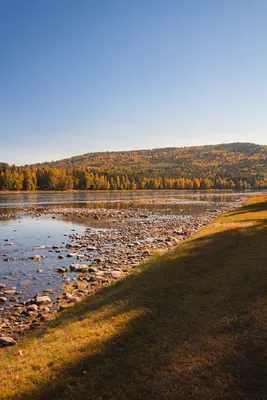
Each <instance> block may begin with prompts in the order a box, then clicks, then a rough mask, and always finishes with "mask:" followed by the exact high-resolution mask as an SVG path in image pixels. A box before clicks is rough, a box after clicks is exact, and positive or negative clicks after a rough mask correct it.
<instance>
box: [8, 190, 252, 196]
mask: <svg viewBox="0 0 267 400" xmlns="http://www.w3.org/2000/svg"><path fill="white" fill-rule="evenodd" d="M258 190H259V189H258ZM258 190H257V189H252V190H243V191H240V190H234V189H156V190H153V189H136V190H131V189H129V190H88V189H83V190H81V189H79V190H78V189H71V190H60V189H58V190H0V195H1V194H55V193H130V192H132V193H135V192H137V193H139V192H147V193H153V192H190V193H191V192H196V193H197V192H201V193H214V192H219V193H221V192H222V193H237V194H238V193H250V192H254V191H256V192H257V191H258ZM259 192H260V190H259Z"/></svg>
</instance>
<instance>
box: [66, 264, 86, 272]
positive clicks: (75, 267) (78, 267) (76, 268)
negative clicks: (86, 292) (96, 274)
mask: <svg viewBox="0 0 267 400" xmlns="http://www.w3.org/2000/svg"><path fill="white" fill-rule="evenodd" d="M88 269H89V268H88V265H85V264H71V265H70V271H72V272H88Z"/></svg>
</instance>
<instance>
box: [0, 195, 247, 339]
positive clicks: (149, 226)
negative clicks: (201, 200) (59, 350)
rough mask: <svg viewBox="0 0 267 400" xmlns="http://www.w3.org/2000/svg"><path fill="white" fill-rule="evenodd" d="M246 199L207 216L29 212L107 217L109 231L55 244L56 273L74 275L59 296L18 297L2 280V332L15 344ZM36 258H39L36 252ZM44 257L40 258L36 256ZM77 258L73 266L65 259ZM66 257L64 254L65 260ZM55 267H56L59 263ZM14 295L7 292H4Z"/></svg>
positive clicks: (216, 206)
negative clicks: (21, 298) (18, 298)
mask: <svg viewBox="0 0 267 400" xmlns="http://www.w3.org/2000/svg"><path fill="white" fill-rule="evenodd" d="M244 200H245V199H244V198H242V199H241V198H240V199H238V200H236V201H233V202H229V203H223V204H220V203H214V204H213V207H210V209H209V210H208V211H207V212H204V213H203V215H189V216H180V215H164V214H165V213H164V211H165V210H161V211H158V212H156V211H155V210H146V209H131V208H129V209H121V210H120V209H119V210H116V209H86V208H65V209H64V208H62V207H53V206H48V207H44V208H42V209H40V208H39V209H38V208H37V209H36V211H29V212H28V214H34V215H35V216H36V217H38V216H40V215H47V214H49V215H52V218H57V217H59V216H63V217H64V216H75V215H76V216H78V217H79V216H83V217H88V218H93V219H103V218H105V219H106V220H108V221H109V223H110V229H107V230H106V231H105V232H103V233H99V232H98V233H95V232H94V230H93V229H91V228H88V229H86V230H85V231H84V233H83V234H80V235H79V234H76V233H70V234H69V235H68V242H67V244H66V245H64V246H61V247H59V246H53V247H55V249H54V251H55V252H58V253H59V257H62V260H61V261H59V263H58V266H57V273H58V274H60V275H61V276H62V277H66V279H68V278H69V275H72V276H73V274H74V275H75V278H76V279H75V281H74V282H73V283H72V282H67V281H66V284H65V285H63V286H62V287H61V289H62V294H60V295H58V296H57V298H56V300H55V301H53V300H52V299H51V295H52V292H53V291H51V289H47V290H44V291H43V292H42V293H39V294H37V295H33V297H31V298H30V299H29V300H27V301H17V300H16V288H15V287H13V288H7V287H3V285H4V286H5V283H4V280H3V279H0V297H5V296H6V302H5V303H7V302H8V301H9V300H10V296H11V297H12V301H14V303H13V302H12V304H9V305H8V306H7V307H4V308H2V310H3V311H2V313H1V314H0V336H1V335H2V336H3V335H4V336H7V337H11V338H12V339H13V340H14V341H15V342H16V341H17V340H18V339H19V336H20V335H21V334H22V333H23V332H25V331H27V330H29V329H33V328H35V327H39V326H41V325H42V324H43V322H44V321H47V320H50V319H53V318H54V317H55V316H56V315H57V313H58V312H59V311H61V310H63V309H65V308H67V307H69V306H71V305H72V304H74V303H76V302H79V301H81V300H82V299H83V298H84V297H86V296H87V295H91V294H93V293H95V292H96V291H97V290H99V289H100V288H102V287H103V286H106V285H110V284H112V283H114V282H116V281H117V280H120V279H123V278H124V277H126V276H128V275H130V274H131V273H132V271H133V270H134V269H136V268H139V267H140V266H141V265H142V264H143V263H144V262H146V261H147V260H148V259H149V258H150V257H151V256H152V255H153V254H155V253H157V252H162V251H168V250H170V249H173V248H175V247H176V246H179V244H180V243H182V242H183V241H184V240H186V239H187V238H189V237H192V236H193V235H195V234H196V233H197V232H199V231H200V230H201V229H202V228H204V227H205V226H207V225H208V224H209V223H210V222H211V221H212V220H213V219H214V218H216V217H217V216H218V215H221V214H223V213H225V212H228V211H229V210H233V209H236V208H237V207H240V206H241V204H243V202H244ZM36 257H37V256H36ZM38 257H41V256H38ZM65 257H67V258H71V260H75V261H74V262H72V263H71V265H70V266H69V267H66V266H65V265H61V266H60V263H61V262H62V263H63V264H64V258H65ZM65 260H66V258H65ZM55 268H56V265H55ZM6 291H7V292H8V293H11V295H10V296H8V295H7V294H6V293H5V292H6Z"/></svg>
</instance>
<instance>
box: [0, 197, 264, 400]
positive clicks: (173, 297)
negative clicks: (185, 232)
mask: <svg viewBox="0 0 267 400" xmlns="http://www.w3.org/2000/svg"><path fill="white" fill-rule="evenodd" d="M266 327H267V196H259V197H257V198H254V199H250V200H249V202H248V203H247V204H246V205H245V206H244V207H242V208H241V209H238V210H235V211H234V212H231V213H228V214H226V215H224V216H221V217H218V218H217V219H216V220H214V222H213V223H212V224H210V225H209V226H208V227H206V228H205V229H203V230H202V231H201V232H200V233H199V234H198V235H197V236H195V237H193V238H191V239H189V240H188V241H186V242H185V243H184V244H183V245H182V246H181V247H179V248H177V249H176V250H174V251H172V252H170V253H166V254H164V255H161V256H159V255H158V256H156V257H153V258H152V259H151V260H150V262H149V263H147V264H146V265H144V266H142V268H140V269H139V270H138V271H136V273H135V274H134V275H131V276H130V277H128V278H127V279H126V280H125V281H123V282H119V283H117V284H116V285H115V286H113V287H109V288H104V289H102V290H101V291H100V292H99V293H98V294H95V295H94V296H91V297H88V298H87V299H86V300H85V301H83V302H82V303H80V304H77V305H75V306H74V307H73V308H71V309H68V310H65V311H64V312H62V314H61V315H59V316H58V318H57V319H56V320H54V321H52V322H51V323H50V324H48V325H46V326H45V327H44V328H43V329H41V330H39V331H35V332H33V333H31V334H30V335H26V336H25V338H24V339H23V340H22V341H21V342H20V343H19V344H18V345H17V346H16V347H14V348H11V349H8V350H5V351H3V352H2V354H1V355H0V362H1V369H0V380H1V383H0V386H1V390H0V398H1V399H9V400H10V399H23V400H27V399H32V400H33V399H34V400H36V399H40V400H42V399H49V400H53V399H82V400H83V399H87V400H88V399H89V400H90V399H92V400H95V399H96V400H111V399H113V400H126V399H127V400H129V399H146V400H147V399H153V400H154V399H156V400H157V399H159V400H163V399H164V400H179V399H181V400H185V399H197V400H202V399H203V400H204V399H205V400H206V399H212V400H216V399H229V400H230V399H231V400H235V399H266V393H267V379H266V373H267V350H266V349H267V336H266ZM19 350H20V352H19ZM21 351H22V353H21ZM20 353H21V354H22V355H20Z"/></svg>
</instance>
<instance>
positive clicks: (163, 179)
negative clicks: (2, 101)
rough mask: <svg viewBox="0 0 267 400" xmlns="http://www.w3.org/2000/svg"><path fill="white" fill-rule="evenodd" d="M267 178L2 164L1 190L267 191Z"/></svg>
mask: <svg viewBox="0 0 267 400" xmlns="http://www.w3.org/2000/svg"><path fill="white" fill-rule="evenodd" d="M266 188H267V176H266V175H265V174H256V175H255V174H254V175H252V174H247V175H246V176H240V175H239V176H236V177H234V176H232V175H231V176H221V175H218V174H216V173H214V172H210V173H209V174H208V175H207V176H206V177H203V176H202V177H194V176H182V177H181V176H177V177H176V176H161V175H157V173H156V172H155V171H153V174H151V175H150V174H149V172H146V173H134V172H132V171H129V173H125V172H118V171H117V172H109V171H105V170H101V169H99V170H93V169H90V168H63V167H62V168H61V167H59V168H57V167H36V166H34V167H17V166H15V165H11V166H10V165H8V164H5V163H2V164H0V190H10V191H21V190H23V191H34V190H139V189H143V190H147V189H152V190H162V189H177V190H182V189H195V190H198V189H203V190H207V189H236V190H247V189H266Z"/></svg>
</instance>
